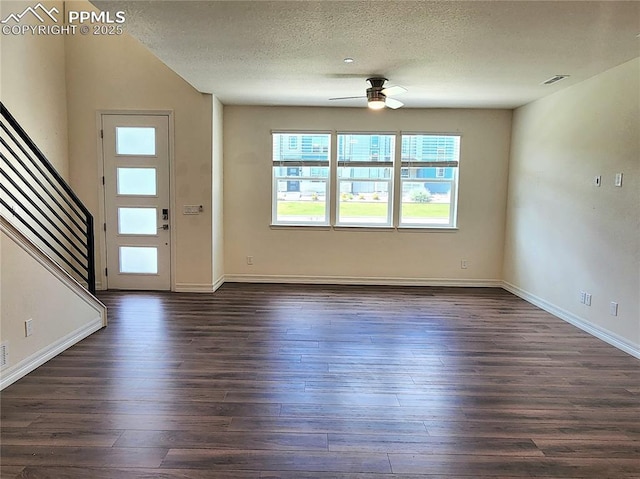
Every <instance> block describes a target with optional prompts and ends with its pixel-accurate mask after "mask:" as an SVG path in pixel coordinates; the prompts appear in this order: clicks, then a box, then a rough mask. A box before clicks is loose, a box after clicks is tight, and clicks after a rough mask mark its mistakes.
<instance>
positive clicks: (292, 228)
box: [269, 224, 331, 231]
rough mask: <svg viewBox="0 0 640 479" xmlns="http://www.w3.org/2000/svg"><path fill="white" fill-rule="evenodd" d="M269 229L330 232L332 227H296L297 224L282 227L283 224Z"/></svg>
mask: <svg viewBox="0 0 640 479" xmlns="http://www.w3.org/2000/svg"><path fill="white" fill-rule="evenodd" d="M269 228H270V229H272V230H300V229H303V230H305V229H309V230H327V231H328V230H330V229H331V226H329V225H296V224H290V225H282V224H278V225H273V224H272V225H269Z"/></svg>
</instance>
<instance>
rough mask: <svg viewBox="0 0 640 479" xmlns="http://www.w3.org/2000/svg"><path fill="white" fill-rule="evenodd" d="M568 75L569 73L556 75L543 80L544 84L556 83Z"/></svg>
mask: <svg viewBox="0 0 640 479" xmlns="http://www.w3.org/2000/svg"><path fill="white" fill-rule="evenodd" d="M568 76H569V75H554V76H552V77H551V78H549V79H548V80H545V81H543V82H542V84H543V85H552V84H554V83H557V82H559V81H560V80H564V79H565V78H567V77H568Z"/></svg>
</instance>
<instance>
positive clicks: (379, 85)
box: [367, 77, 387, 102]
mask: <svg viewBox="0 0 640 479" xmlns="http://www.w3.org/2000/svg"><path fill="white" fill-rule="evenodd" d="M367 81H368V82H369V83H371V88H367V100H368V101H370V102H371V101H382V102H383V101H385V98H386V95H385V94H384V93H382V90H383V89H384V83H385V82H386V81H387V79H386V78H383V77H373V78H367Z"/></svg>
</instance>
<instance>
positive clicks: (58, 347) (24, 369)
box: [0, 316, 104, 390]
mask: <svg viewBox="0 0 640 479" xmlns="http://www.w3.org/2000/svg"><path fill="white" fill-rule="evenodd" d="M103 325H104V324H103V319H102V318H101V317H100V316H98V317H97V318H95V319H94V320H92V321H91V322H90V323H87V324H86V325H84V326H83V327H81V328H79V329H77V330H75V331H72V332H71V333H69V334H67V335H66V336H64V337H62V338H60V339H58V340H57V341H54V342H53V343H51V344H49V345H47V346H46V347H45V348H43V349H41V350H40V351H37V352H35V353H33V354H32V355H31V356H29V357H27V358H25V359H23V360H22V361H20V362H19V363H17V364H14V365H13V366H10V367H8V368H6V369H4V370H3V371H2V373H1V376H2V378H1V379H0V390H2V389H4V388H6V387H7V386H9V385H11V384H13V383H14V382H16V381H17V380H18V379H20V378H22V377H24V376H26V375H27V374H29V373H30V372H31V371H33V370H34V369H36V368H37V367H39V366H42V365H43V364H44V363H46V362H47V361H49V360H50V359H52V358H54V357H55V356H57V355H58V354H60V353H61V352H63V351H64V350H66V349H68V348H70V347H71V346H73V345H74V344H76V343H77V342H79V341H82V340H83V339H84V338H86V337H88V336H90V335H91V334H93V333H95V332H96V331H98V330H100V329H102V327H103Z"/></svg>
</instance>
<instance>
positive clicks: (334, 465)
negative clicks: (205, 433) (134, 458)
mask: <svg viewBox="0 0 640 479" xmlns="http://www.w3.org/2000/svg"><path fill="white" fill-rule="evenodd" d="M229 466H233V469H239V470H247V469H248V470H255V471H269V470H276V471H280V470H282V471H317V472H364V473H367V472H371V473H390V472H391V469H390V466H389V459H388V458H387V455H386V454H353V453H332V452H309V451H305V452H300V451H297V452H289V451H268V452H267V451H260V450H250V451H248V450H235V451H225V450H213V449H171V450H170V451H169V453H168V454H167V457H166V458H165V460H164V461H163V463H162V467H167V468H170V469H207V470H209V471H212V472H216V471H217V470H219V469H228V468H229Z"/></svg>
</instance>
